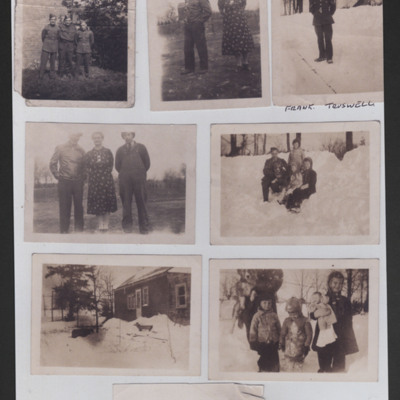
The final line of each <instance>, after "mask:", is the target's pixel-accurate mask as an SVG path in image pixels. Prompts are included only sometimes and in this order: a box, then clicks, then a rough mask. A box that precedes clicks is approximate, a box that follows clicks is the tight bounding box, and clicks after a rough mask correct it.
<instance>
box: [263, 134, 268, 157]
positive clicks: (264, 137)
mask: <svg viewBox="0 0 400 400" xmlns="http://www.w3.org/2000/svg"><path fill="white" fill-rule="evenodd" d="M266 152H267V134H266V133H264V135H263V154H265V153H266Z"/></svg>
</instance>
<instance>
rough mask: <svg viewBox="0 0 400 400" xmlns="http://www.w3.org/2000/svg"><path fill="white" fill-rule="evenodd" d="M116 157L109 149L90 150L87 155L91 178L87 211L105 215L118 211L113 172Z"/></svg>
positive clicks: (86, 163)
mask: <svg viewBox="0 0 400 400" xmlns="http://www.w3.org/2000/svg"><path fill="white" fill-rule="evenodd" d="M113 165H114V157H113V155H112V153H111V151H110V150H109V149H105V148H104V147H102V148H101V149H100V150H96V149H93V150H90V151H89V152H87V153H86V155H85V168H86V173H87V175H88V180H89V188H88V199H87V213H88V214H93V215H103V214H105V213H108V212H115V211H117V197H116V195H115V186H114V180H113V177H112V174H111V171H112V169H113Z"/></svg>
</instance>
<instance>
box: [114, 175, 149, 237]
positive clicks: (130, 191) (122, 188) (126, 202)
mask: <svg viewBox="0 0 400 400" xmlns="http://www.w3.org/2000/svg"><path fill="white" fill-rule="evenodd" d="M119 193H120V196H121V201H122V229H123V230H124V231H125V232H132V227H133V220H132V199H133V196H135V202H136V207H137V211H138V221H139V231H140V233H147V232H148V230H149V217H148V214H147V207H146V201H147V191H146V182H145V181H144V182H136V181H134V180H133V179H132V177H129V176H125V177H121V176H120V178H119Z"/></svg>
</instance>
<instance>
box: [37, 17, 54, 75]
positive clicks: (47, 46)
mask: <svg viewBox="0 0 400 400" xmlns="http://www.w3.org/2000/svg"><path fill="white" fill-rule="evenodd" d="M56 22H57V17H56V16H55V15H54V14H50V15H49V24H48V25H46V26H45V27H44V28H43V30H42V42H43V45H42V54H41V56H40V69H39V81H41V80H42V79H43V77H44V73H45V71H46V65H47V62H48V61H49V59H50V78H51V79H54V77H55V70H56V57H57V51H58V33H59V28H58V26H57V25H56Z"/></svg>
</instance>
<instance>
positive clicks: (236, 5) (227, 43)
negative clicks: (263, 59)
mask: <svg viewBox="0 0 400 400" xmlns="http://www.w3.org/2000/svg"><path fill="white" fill-rule="evenodd" d="M245 7H246V0H218V8H219V10H220V12H221V14H222V16H223V33H222V55H224V56H235V55H239V54H242V53H248V52H250V51H251V50H253V49H254V42H253V37H252V35H251V32H250V28H249V25H248V24H247V20H246V15H245V12H244V9H245Z"/></svg>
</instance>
